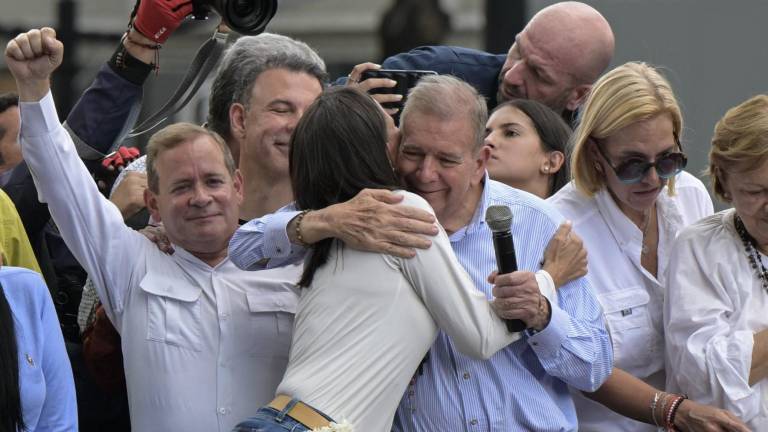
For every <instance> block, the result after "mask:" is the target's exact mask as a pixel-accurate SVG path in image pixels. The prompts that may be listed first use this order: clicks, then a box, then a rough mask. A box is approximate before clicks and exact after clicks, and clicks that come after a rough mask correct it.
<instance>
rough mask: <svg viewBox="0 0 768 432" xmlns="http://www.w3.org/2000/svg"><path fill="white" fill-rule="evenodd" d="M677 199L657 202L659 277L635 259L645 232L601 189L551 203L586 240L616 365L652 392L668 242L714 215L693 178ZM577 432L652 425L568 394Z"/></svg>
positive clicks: (659, 378) (563, 195) (659, 384)
mask: <svg viewBox="0 0 768 432" xmlns="http://www.w3.org/2000/svg"><path fill="white" fill-rule="evenodd" d="M675 188H676V194H675V195H674V196H671V197H670V196H669V195H668V194H667V189H666V188H664V189H663V190H662V191H661V193H660V194H659V196H658V198H657V199H656V209H657V221H658V226H659V243H658V251H657V255H658V270H657V275H658V277H654V276H653V275H652V274H651V273H649V272H648V271H647V270H645V268H643V266H642V264H641V262H640V255H641V250H642V243H643V233H642V231H640V229H639V228H638V227H637V225H635V224H634V223H633V222H632V221H630V220H629V218H628V217H627V216H626V215H624V213H623V212H622V211H621V209H619V207H618V205H617V204H616V202H615V201H614V200H613V198H612V197H611V195H610V193H609V192H608V190H607V189H605V188H603V189H602V190H600V191H599V192H598V193H597V194H595V196H594V197H593V198H587V197H586V196H585V195H583V194H582V193H581V192H579V191H578V190H577V189H576V187H575V186H574V184H573V182H571V183H569V184H568V185H566V186H565V187H563V188H562V189H561V190H560V191H559V192H558V193H557V194H555V195H554V196H553V197H551V198H550V199H549V201H550V202H551V203H552V204H554V205H555V207H556V208H557V209H558V210H560V212H561V213H562V214H563V216H565V217H566V218H567V219H570V220H571V221H573V229H574V231H575V232H576V234H578V235H579V236H580V237H581V238H582V239H583V241H584V246H585V247H586V248H587V252H588V254H589V264H588V270H589V273H588V274H587V277H588V278H589V280H590V282H591V283H592V286H593V287H594V289H595V291H596V294H597V298H598V300H599V301H600V304H601V305H602V307H603V312H604V316H605V324H606V327H607V328H608V331H609V332H610V335H611V342H612V344H613V356H614V366H616V367H618V368H620V369H623V370H625V371H627V372H628V373H630V374H632V375H634V376H636V377H638V378H640V379H642V380H643V381H645V382H647V383H648V384H650V385H652V386H654V387H656V388H664V385H665V376H664V329H663V328H662V308H663V304H664V292H663V286H664V282H665V280H664V274H665V272H666V268H667V263H668V260H669V251H670V247H671V243H672V241H673V240H674V238H675V236H676V235H677V233H678V231H679V230H680V229H682V228H683V227H685V226H687V225H689V224H691V223H693V222H695V221H696V220H698V219H701V218H702V217H705V216H707V215H710V214H712V211H713V209H712V200H711V199H710V198H709V194H708V193H707V190H706V188H705V187H704V185H703V184H702V183H701V181H699V180H698V179H697V178H695V177H693V176H692V175H690V174H688V173H686V172H682V173H680V174H679V175H678V176H677V179H676V183H675ZM573 395H574V402H575V404H576V411H577V413H578V416H579V430H581V431H606V430H610V431H652V430H654V428H653V427H652V426H650V425H646V424H643V423H640V422H637V421H635V420H632V419H629V418H627V417H623V416H621V415H619V414H616V413H614V412H613V411H611V410H610V409H608V408H606V407H604V406H603V405H601V404H599V403H597V402H594V401H592V400H591V399H588V398H586V397H585V396H584V395H583V394H581V392H579V391H574V392H573Z"/></svg>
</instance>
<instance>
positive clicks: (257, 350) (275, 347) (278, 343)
mask: <svg viewBox="0 0 768 432" xmlns="http://www.w3.org/2000/svg"><path fill="white" fill-rule="evenodd" d="M247 298H248V311H249V315H250V316H249V320H250V324H251V326H252V332H251V333H252V334H253V335H254V336H255V337H254V338H253V345H252V347H251V350H250V355H251V356H252V357H278V358H284V359H287V358H288V353H289V351H290V349H291V334H292V333H293V316H294V314H295V313H296V303H297V298H296V295H295V294H294V293H293V292H277V293H269V294H266V293H248V294H247Z"/></svg>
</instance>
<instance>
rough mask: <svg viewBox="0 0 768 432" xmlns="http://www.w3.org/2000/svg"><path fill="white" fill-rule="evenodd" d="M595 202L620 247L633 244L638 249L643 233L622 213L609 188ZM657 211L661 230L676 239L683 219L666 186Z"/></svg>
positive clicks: (597, 196) (661, 194)
mask: <svg viewBox="0 0 768 432" xmlns="http://www.w3.org/2000/svg"><path fill="white" fill-rule="evenodd" d="M595 202H596V203H597V208H598V210H599V211H600V214H601V215H602V216H603V218H604V219H605V222H606V223H607V225H608V228H609V229H610V230H611V233H612V234H613V236H614V238H616V241H617V242H618V243H619V245H620V246H622V247H626V246H628V245H630V244H632V243H635V244H636V245H638V247H640V246H641V245H642V243H643V232H642V231H641V230H640V228H638V227H637V225H635V224H634V223H633V222H632V221H631V220H630V219H629V218H628V217H627V216H626V215H625V214H624V213H623V212H622V211H621V209H620V208H619V206H618V205H617V204H616V201H614V200H613V197H611V194H610V192H608V188H607V187H603V188H602V189H600V191H599V192H597V193H596V194H595ZM656 211H657V213H658V215H657V218H658V220H659V221H660V224H659V229H662V230H664V232H665V233H667V234H668V235H669V236H670V237H668V238H674V237H675V234H676V233H677V232H678V231H679V230H680V229H681V228H682V224H683V218H682V214H681V212H680V209H679V207H678V202H677V200H675V199H674V197H670V196H669V192H668V189H667V187H666V186H665V187H664V188H663V189H662V190H661V192H660V193H659V196H658V197H657V198H656Z"/></svg>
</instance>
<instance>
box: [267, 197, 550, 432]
mask: <svg viewBox="0 0 768 432" xmlns="http://www.w3.org/2000/svg"><path fill="white" fill-rule="evenodd" d="M401 193H402V194H404V195H405V199H404V200H403V202H402V204H403V205H408V206H414V207H417V208H420V209H422V210H426V211H429V212H430V213H431V212H432V208H431V207H429V204H427V202H426V201H425V200H424V199H423V198H421V197H419V196H418V195H414V194H412V193H409V192H401ZM537 279H538V278H537ZM539 283H541V281H540V280H539ZM439 329H442V330H443V331H444V332H445V333H447V334H448V335H449V336H450V337H451V340H452V341H453V343H454V344H455V346H456V347H457V348H458V350H459V351H461V352H462V353H464V354H467V355H471V356H474V357H478V358H489V357H490V356H491V355H492V354H494V353H495V352H496V351H497V350H499V349H501V348H503V347H505V346H507V345H509V344H510V343H512V342H514V341H516V340H518V339H519V338H520V334H519V333H510V332H509V331H507V328H506V325H505V324H504V322H503V321H502V320H501V319H499V318H498V317H497V316H496V315H495V313H494V312H493V310H492V309H491V306H490V303H489V302H488V298H487V297H486V296H485V294H483V293H482V292H480V291H478V290H477V289H476V288H475V286H474V283H473V282H472V279H471V278H470V277H469V275H468V274H467V273H466V271H465V270H464V268H463V267H462V266H461V264H460V263H459V261H458V260H457V259H456V256H455V255H454V253H453V250H452V249H451V244H450V242H449V241H448V236H447V235H446V234H445V231H443V230H442V228H441V230H440V233H439V234H438V235H437V236H436V237H434V238H433V239H432V247H430V248H429V249H427V250H417V251H416V257H414V258H411V259H402V258H396V257H392V256H389V255H382V254H378V253H371V252H362V251H357V250H354V249H352V248H349V247H343V246H342V245H341V243H340V242H338V241H336V242H334V243H333V246H332V247H331V253H330V254H329V256H328V261H327V263H326V264H325V265H323V266H322V267H320V268H318V269H317V271H316V273H315V275H314V279H313V281H312V284H311V286H310V287H309V288H306V289H304V290H302V293H301V298H300V300H299V306H298V310H297V312H296V320H295V322H294V331H293V342H292V343H291V354H290V360H289V363H288V370H287V371H286V373H285V377H284V378H283V381H282V382H281V383H280V385H279V386H278V390H277V393H282V394H286V395H291V396H293V397H296V398H299V399H301V400H302V401H304V402H306V403H308V404H309V405H311V406H313V407H315V408H317V409H318V410H320V411H322V412H324V413H325V414H327V415H329V416H330V417H332V418H333V419H334V420H336V421H337V422H338V421H342V420H347V421H349V422H351V423H352V424H353V426H354V428H355V430H357V431H372V432H373V431H377V432H378V431H389V430H391V428H392V419H393V417H394V415H395V410H396V408H397V405H398V403H399V402H400V399H401V398H402V397H403V393H404V392H405V390H406V387H407V385H408V382H409V381H410V379H411V377H412V376H413V374H414V371H416V369H417V367H418V365H419V363H420V362H421V359H422V358H424V355H425V354H426V353H427V351H428V350H429V348H430V347H431V346H432V344H433V342H434V341H435V337H436V336H437V334H438V330H439Z"/></svg>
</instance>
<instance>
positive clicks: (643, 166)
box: [592, 135, 688, 184]
mask: <svg viewBox="0 0 768 432" xmlns="http://www.w3.org/2000/svg"><path fill="white" fill-rule="evenodd" d="M592 140H593V141H594V142H595V147H597V151H599V152H600V155H601V156H603V159H605V161H606V162H608V166H610V167H611V169H612V170H613V172H614V173H616V177H618V179H619V181H621V182H622V183H624V184H632V183H637V182H639V181H640V180H642V179H643V177H645V175H646V174H647V173H648V170H649V169H651V167H653V168H654V169H656V175H658V176H659V177H660V178H663V179H668V178H670V177H672V176H675V175H677V174H678V173H679V172H680V171H682V170H683V169H684V168H685V166H686V165H687V164H688V158H687V157H685V154H684V153H682V150H683V146H682V145H681V144H680V140H679V139H678V138H677V135H675V143H676V144H677V148H679V149H680V151H679V152H674V153H667V154H665V155H664V156H661V157H659V158H658V159H656V161H654V162H648V161H644V160H642V159H638V158H633V159H629V160H627V161H624V162H622V163H620V164H619V166H613V163H612V162H611V159H610V158H609V157H608V155H607V154H605V150H603V148H602V145H601V141H602V140H598V139H596V138H592Z"/></svg>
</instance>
